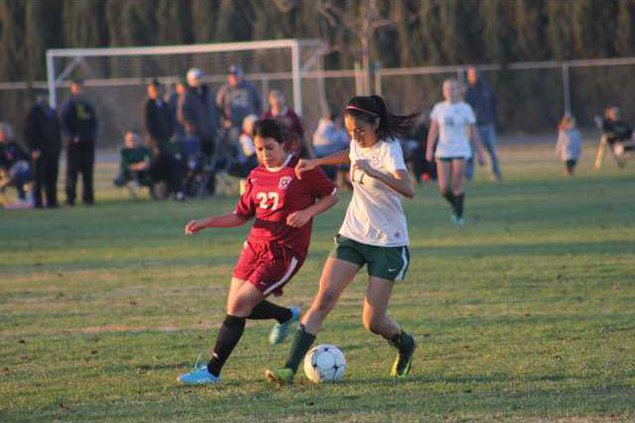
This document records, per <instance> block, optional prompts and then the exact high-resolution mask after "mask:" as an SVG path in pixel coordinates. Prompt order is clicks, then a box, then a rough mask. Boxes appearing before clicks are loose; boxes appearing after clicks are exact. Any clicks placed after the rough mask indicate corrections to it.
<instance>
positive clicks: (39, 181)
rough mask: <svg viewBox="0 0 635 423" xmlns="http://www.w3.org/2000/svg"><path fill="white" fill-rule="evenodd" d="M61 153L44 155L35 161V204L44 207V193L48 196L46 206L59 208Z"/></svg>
mask: <svg viewBox="0 0 635 423" xmlns="http://www.w3.org/2000/svg"><path fill="white" fill-rule="evenodd" d="M59 161H60V155H59V153H46V154H44V153H43V154H42V155H41V156H40V157H38V158H37V160H35V163H34V169H33V170H34V173H35V174H34V177H33V203H34V206H35V207H38V208H39V207H42V206H43V205H44V204H43V203H42V191H44V193H45V194H46V206H47V207H57V175H58V172H59Z"/></svg>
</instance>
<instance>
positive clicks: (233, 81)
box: [216, 65, 262, 132]
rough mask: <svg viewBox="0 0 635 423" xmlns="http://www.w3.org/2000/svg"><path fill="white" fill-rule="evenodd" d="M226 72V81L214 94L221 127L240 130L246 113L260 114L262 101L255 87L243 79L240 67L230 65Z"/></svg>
mask: <svg viewBox="0 0 635 423" xmlns="http://www.w3.org/2000/svg"><path fill="white" fill-rule="evenodd" d="M227 73H228V75H227V83H226V84H224V85H223V86H222V87H221V88H220V89H219V90H218V93H217V94H216V105H217V106H218V109H219V110H220V117H221V124H222V127H223V128H226V129H228V128H237V129H238V132H240V127H241V125H242V122H243V119H245V117H246V116H247V115H252V114H253V115H256V116H260V115H261V114H262V101H261V99H260V93H259V92H258V90H257V89H256V87H255V86H254V85H253V84H252V83H251V82H249V81H247V80H245V79H244V74H243V70H242V68H240V67H239V66H237V65H231V66H230V67H229V68H228V70H227Z"/></svg>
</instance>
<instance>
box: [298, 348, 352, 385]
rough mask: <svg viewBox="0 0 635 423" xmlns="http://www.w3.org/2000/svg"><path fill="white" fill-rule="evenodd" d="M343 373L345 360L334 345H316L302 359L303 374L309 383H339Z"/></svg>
mask: <svg viewBox="0 0 635 423" xmlns="http://www.w3.org/2000/svg"><path fill="white" fill-rule="evenodd" d="M345 371H346V358H345V357H344V354H343V353H342V351H340V349H339V348H337V347H336V346H335V345H330V344H322V345H318V346H317V347H314V348H313V349H311V351H309V352H308V353H307V355H306V356H305V357H304V373H306V377H308V378H309V380H310V381H311V382H314V383H320V382H339V381H341V380H342V378H343V377H344V372H345Z"/></svg>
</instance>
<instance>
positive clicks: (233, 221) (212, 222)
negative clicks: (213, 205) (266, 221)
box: [185, 213, 249, 235]
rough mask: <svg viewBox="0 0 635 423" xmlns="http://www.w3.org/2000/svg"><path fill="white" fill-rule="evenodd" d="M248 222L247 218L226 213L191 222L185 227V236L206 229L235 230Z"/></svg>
mask: <svg viewBox="0 0 635 423" xmlns="http://www.w3.org/2000/svg"><path fill="white" fill-rule="evenodd" d="M248 221H249V219H248V218H246V217H243V216H240V215H238V214H236V213H227V214H223V215H220V216H211V217H206V218H204V219H200V220H191V221H190V222H188V224H187V225H185V234H186V235H194V234H196V233H197V232H200V231H202V230H203V229H207V228H235V227H237V226H242V225H244V224H245V223H247V222H248Z"/></svg>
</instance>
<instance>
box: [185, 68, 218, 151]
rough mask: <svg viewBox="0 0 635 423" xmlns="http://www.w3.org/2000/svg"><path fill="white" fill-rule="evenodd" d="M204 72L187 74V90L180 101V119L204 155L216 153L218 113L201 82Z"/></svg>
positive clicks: (210, 95) (194, 71)
mask: <svg viewBox="0 0 635 423" xmlns="http://www.w3.org/2000/svg"><path fill="white" fill-rule="evenodd" d="M202 76H203V72H202V71H201V70H200V69H198V68H192V69H190V70H189V71H188V72H187V85H188V86H187V90H186V91H185V94H184V95H183V96H181V98H180V99H179V110H178V118H179V122H180V123H181V124H182V125H183V126H184V127H185V133H186V136H187V137H193V138H197V139H198V140H199V142H200V144H201V148H202V150H203V153H204V154H205V155H206V156H207V157H212V156H213V155H214V153H215V146H216V135H217V132H218V112H217V110H216V104H215V103H214V99H213V96H212V93H211V92H210V90H209V87H208V86H207V85H206V84H203V83H202V82H201V77H202Z"/></svg>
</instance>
